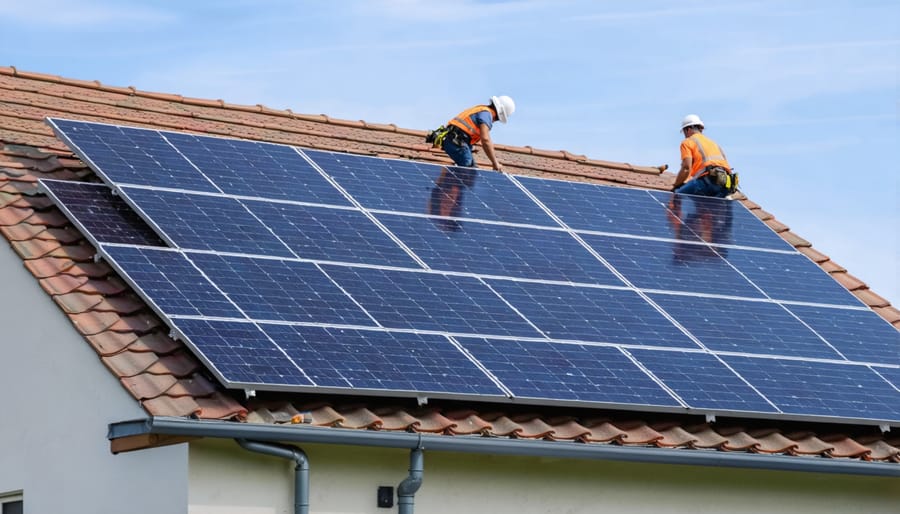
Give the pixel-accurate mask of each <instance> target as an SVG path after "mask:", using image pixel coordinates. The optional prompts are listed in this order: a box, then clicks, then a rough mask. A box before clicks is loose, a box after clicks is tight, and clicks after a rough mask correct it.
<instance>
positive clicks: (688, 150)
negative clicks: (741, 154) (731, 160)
mask: <svg viewBox="0 0 900 514" xmlns="http://www.w3.org/2000/svg"><path fill="white" fill-rule="evenodd" d="M703 128H704V127H703V121H702V120H701V119H700V117H699V116H697V115H696V114H688V115H687V116H685V117H684V120H683V121H682V122H681V132H682V133H683V134H684V140H683V141H682V142H681V169H679V170H678V176H677V177H675V185H673V186H672V191H674V192H676V193H681V194H686V195H703V196H715V197H718V198H724V197H726V196H728V195H729V194H731V193H734V192H735V191H736V190H737V186H738V177H737V174H736V173H734V172H733V171H732V169H731V166H730V165H729V164H728V161H727V160H726V159H725V152H723V151H722V148H721V147H720V146H719V145H718V144H716V142H715V141H713V140H712V139H710V138H708V137H706V136H705V135H703Z"/></svg>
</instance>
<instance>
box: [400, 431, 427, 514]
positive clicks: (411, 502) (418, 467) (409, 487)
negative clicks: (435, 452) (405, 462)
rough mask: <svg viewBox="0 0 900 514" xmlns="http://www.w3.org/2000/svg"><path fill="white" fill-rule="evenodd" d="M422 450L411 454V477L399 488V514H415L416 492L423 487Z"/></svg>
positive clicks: (416, 450) (417, 449)
mask: <svg viewBox="0 0 900 514" xmlns="http://www.w3.org/2000/svg"><path fill="white" fill-rule="evenodd" d="M423 460H424V458H423V456H422V448H421V447H419V448H415V449H413V450H411V451H410V452H409V475H408V476H407V477H406V478H404V479H403V481H402V482H400V485H399V486H397V509H398V512H399V514H413V511H414V510H415V497H416V491H418V490H419V487H421V486H422V474H423V466H422V462H423Z"/></svg>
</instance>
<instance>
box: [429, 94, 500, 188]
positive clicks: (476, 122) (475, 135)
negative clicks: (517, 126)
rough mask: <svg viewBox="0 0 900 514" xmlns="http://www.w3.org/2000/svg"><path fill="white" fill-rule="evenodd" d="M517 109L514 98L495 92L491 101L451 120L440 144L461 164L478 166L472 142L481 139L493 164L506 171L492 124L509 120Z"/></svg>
mask: <svg viewBox="0 0 900 514" xmlns="http://www.w3.org/2000/svg"><path fill="white" fill-rule="evenodd" d="M515 110H516V104H515V102H513V99H512V98H510V97H508V96H505V95H503V96H492V97H491V101H490V103H489V104H487V105H476V106H475V107H472V108H470V109H466V110H465V111H463V112H461V113H459V114H458V115H456V117H454V118H453V119H452V120H450V122H449V123H448V124H447V128H446V134H444V135H443V137H442V140H441V141H439V143H440V147H441V148H442V149H443V150H444V152H446V153H447V155H448V156H450V158H451V159H453V162H454V163H456V165H457V166H466V167H475V158H474V157H472V145H476V144H478V143H479V142H480V143H481V147H482V148H484V153H485V155H487V157H488V159H490V161H491V166H492V167H493V168H494V169H495V170H497V171H503V166H501V165H500V161H499V160H498V159H497V152H496V151H494V142H493V141H492V140H491V128H492V127H493V125H494V122H495V121H497V120H500V123H506V120H507V118H509V116H510V115H511V114H512V113H513V112H514V111H515ZM439 130H440V129H439Z"/></svg>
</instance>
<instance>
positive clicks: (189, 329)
mask: <svg viewBox="0 0 900 514" xmlns="http://www.w3.org/2000/svg"><path fill="white" fill-rule="evenodd" d="M173 321H174V323H175V327H176V328H177V329H178V330H179V331H180V332H181V333H182V334H184V336H185V337H186V338H187V340H188V343H189V344H190V345H192V346H193V347H194V348H196V350H197V351H198V352H199V353H200V354H201V355H203V356H204V357H205V358H206V360H207V361H208V363H209V364H210V365H211V367H212V369H213V370H215V371H216V372H217V373H218V374H219V375H220V376H221V377H222V379H223V380H225V381H226V382H231V383H237V384H260V385H270V386H310V385H312V381H310V380H309V378H308V377H307V376H306V375H305V374H304V373H303V370H301V369H300V368H298V367H297V366H296V364H294V362H292V361H291V360H290V359H289V358H287V357H285V355H284V352H283V351H282V350H281V349H280V348H278V346H276V345H275V343H273V342H272V341H271V340H270V339H269V338H268V337H267V336H266V335H265V334H264V333H263V332H262V331H261V330H260V329H259V328H257V327H256V325H254V324H253V323H239V322H232V321H212V320H200V319H183V318H176V319H175V320H173Z"/></svg>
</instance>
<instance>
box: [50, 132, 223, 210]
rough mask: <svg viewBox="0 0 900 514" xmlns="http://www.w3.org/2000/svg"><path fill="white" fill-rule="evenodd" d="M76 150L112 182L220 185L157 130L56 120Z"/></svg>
mask: <svg viewBox="0 0 900 514" xmlns="http://www.w3.org/2000/svg"><path fill="white" fill-rule="evenodd" d="M52 121H53V123H55V124H56V126H57V127H59V129H60V130H61V131H62V138H63V139H64V140H68V141H69V142H71V143H72V144H73V145H74V147H73V148H72V149H73V150H75V151H76V153H78V154H79V156H80V157H81V158H82V159H84V161H85V162H89V163H90V164H91V167H92V168H93V169H94V171H96V172H97V173H98V174H99V175H100V176H101V177H103V178H104V179H105V180H106V182H107V183H109V184H135V185H145V186H156V187H168V188H175V189H189V190H192V191H207V192H215V191H216V188H215V186H213V185H212V183H210V182H209V181H208V180H206V178H205V177H204V176H203V175H202V174H201V173H200V172H199V171H198V170H197V169H196V168H195V167H194V166H192V165H191V163H190V162H188V161H187V159H185V158H184V157H182V156H181V155H180V154H179V153H178V152H177V151H176V150H175V148H173V147H172V145H170V144H169V143H168V142H167V141H166V140H165V139H164V138H163V137H162V135H161V134H160V133H159V132H157V131H155V130H147V129H138V128H131V127H119V126H115V125H103V124H100V123H86V122H82V121H69V120H58V119H54V120H52Z"/></svg>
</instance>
